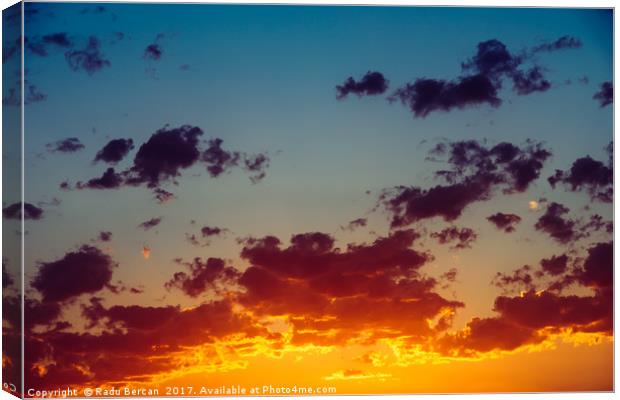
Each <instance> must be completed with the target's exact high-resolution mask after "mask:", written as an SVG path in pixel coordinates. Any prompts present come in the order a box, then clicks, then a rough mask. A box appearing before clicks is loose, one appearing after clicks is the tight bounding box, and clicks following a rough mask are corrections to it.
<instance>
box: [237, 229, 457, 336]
mask: <svg viewBox="0 0 620 400" xmlns="http://www.w3.org/2000/svg"><path fill="white" fill-rule="evenodd" d="M418 237H419V235H418V234H417V233H415V232H414V231H413V230H404V231H397V232H394V233H393V234H392V235H390V236H388V237H381V238H378V239H376V240H375V241H374V242H373V243H370V244H361V245H355V244H349V245H348V246H346V249H344V250H340V249H339V248H336V247H335V243H334V238H333V237H331V236H330V235H327V234H325V233H320V232H312V233H305V234H297V235H293V236H292V238H291V240H290V245H288V246H282V243H281V242H280V240H279V239H278V238H276V237H273V236H267V237H264V238H261V239H247V240H246V241H245V246H244V248H243V250H242V253H241V256H242V257H243V258H244V259H246V260H247V261H248V262H249V263H250V267H249V268H248V269H246V270H245V271H244V272H243V273H242V275H241V277H240V278H239V280H238V283H239V284H240V285H241V288H242V289H243V290H244V291H243V294H242V295H241V296H240V301H241V303H242V304H244V305H246V306H248V307H252V309H253V310H254V311H255V312H256V313H258V315H265V314H266V315H284V314H288V315H290V316H291V319H290V320H291V323H293V326H294V329H293V338H292V342H293V343H294V344H304V343H314V344H336V343H344V342H346V341H347V340H350V339H351V338H354V337H358V335H359V333H360V332H362V331H365V332H374V333H373V335H375V336H374V337H373V338H371V339H369V340H370V341H374V340H378V339H379V338H381V337H395V336H400V335H409V336H413V337H420V336H422V337H423V336H426V335H431V334H432V332H433V329H431V328H430V327H429V325H428V324H427V323H425V322H423V321H425V320H426V319H427V318H433V317H434V316H437V315H438V313H439V310H454V309H456V308H458V307H461V306H462V303H460V302H456V301H449V300H446V299H444V298H442V297H441V296H440V295H438V294H437V293H435V292H434V288H435V286H436V285H437V282H436V281H435V280H434V279H431V278H426V277H424V276H422V274H421V273H420V272H419V270H420V268H421V267H422V266H423V265H424V264H425V263H426V262H427V261H429V260H430V259H431V257H430V255H428V254H426V253H423V252H419V251H416V250H413V249H411V246H412V244H413V243H414V241H415V240H416V239H417V238H418ZM325 315H330V316H332V317H333V319H330V320H325V319H324V316H325ZM402 315H408V318H406V319H403V318H401V317H399V316H402ZM446 325H447V321H445V320H442V321H441V323H439V324H438V327H437V328H436V329H445V328H446ZM308 329H310V331H309V332H308V331H307V330H308ZM327 332H335V334H333V335H332V334H327Z"/></svg>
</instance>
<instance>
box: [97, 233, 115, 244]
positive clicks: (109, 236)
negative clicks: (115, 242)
mask: <svg viewBox="0 0 620 400" xmlns="http://www.w3.org/2000/svg"><path fill="white" fill-rule="evenodd" d="M99 240H101V241H102V242H109V241H110V240H112V232H109V231H101V232H99Z"/></svg>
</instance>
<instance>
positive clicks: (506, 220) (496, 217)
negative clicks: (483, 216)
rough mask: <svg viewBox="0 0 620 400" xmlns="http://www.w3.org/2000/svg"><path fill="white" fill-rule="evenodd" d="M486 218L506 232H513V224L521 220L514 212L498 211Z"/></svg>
mask: <svg viewBox="0 0 620 400" xmlns="http://www.w3.org/2000/svg"><path fill="white" fill-rule="evenodd" d="M487 220H488V221H489V222H491V223H492V224H493V225H495V226H496V227H497V229H500V230H503V231H504V232H506V233H511V232H514V230H515V225H517V224H518V223H519V222H521V217H519V216H518V215H516V214H504V213H501V212H498V213H496V214H493V215H490V216H488V217H487Z"/></svg>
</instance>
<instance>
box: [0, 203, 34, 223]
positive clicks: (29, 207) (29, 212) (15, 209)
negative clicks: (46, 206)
mask: <svg viewBox="0 0 620 400" xmlns="http://www.w3.org/2000/svg"><path fill="white" fill-rule="evenodd" d="M23 208H24V215H23V216H24V219H28V220H40V219H41V218H43V209H41V208H39V207H37V206H35V205H34V204H30V203H24V205H23ZM2 216H3V217H4V218H6V219H17V220H21V219H22V203H13V204H11V205H8V206H6V207H4V208H3V209H2Z"/></svg>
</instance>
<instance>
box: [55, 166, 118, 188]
mask: <svg viewBox="0 0 620 400" xmlns="http://www.w3.org/2000/svg"><path fill="white" fill-rule="evenodd" d="M64 183H67V182H63V184H64ZM122 184H123V177H122V176H121V174H119V173H117V172H115V171H114V168H111V167H110V168H108V169H107V170H106V171H105V172H104V173H103V175H101V177H100V178H93V179H90V180H88V181H87V182H86V183H83V182H77V183H76V184H75V187H76V189H116V188H119V187H121V185H122ZM61 185H62V184H61ZM67 185H68V183H67Z"/></svg>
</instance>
